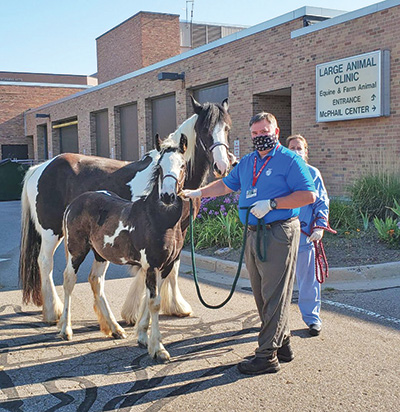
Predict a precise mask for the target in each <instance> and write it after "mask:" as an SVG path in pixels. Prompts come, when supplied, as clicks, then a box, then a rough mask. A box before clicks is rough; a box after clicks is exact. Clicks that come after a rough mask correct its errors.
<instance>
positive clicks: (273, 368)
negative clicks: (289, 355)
mask: <svg viewBox="0 0 400 412" xmlns="http://www.w3.org/2000/svg"><path fill="white" fill-rule="evenodd" d="M280 368H281V366H280V365H279V361H278V358H277V357H276V353H274V354H273V355H271V356H270V357H260V356H254V357H252V358H251V359H250V360H248V361H243V362H240V363H239V364H238V369H239V372H241V373H244V374H246V375H261V374H263V373H275V372H278V371H279V370H280Z"/></svg>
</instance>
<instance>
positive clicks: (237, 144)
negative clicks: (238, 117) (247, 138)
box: [233, 140, 240, 160]
mask: <svg viewBox="0 0 400 412" xmlns="http://www.w3.org/2000/svg"><path fill="white" fill-rule="evenodd" d="M233 154H234V155H235V156H236V158H237V159H238V160H239V158H240V141H239V140H234V141H233Z"/></svg>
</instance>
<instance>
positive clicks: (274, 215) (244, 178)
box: [223, 145, 315, 225]
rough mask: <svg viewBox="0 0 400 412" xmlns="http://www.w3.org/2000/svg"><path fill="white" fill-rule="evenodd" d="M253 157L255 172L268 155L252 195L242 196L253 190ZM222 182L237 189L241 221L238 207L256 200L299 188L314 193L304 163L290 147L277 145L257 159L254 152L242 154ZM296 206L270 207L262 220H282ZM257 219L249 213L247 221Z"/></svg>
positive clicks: (294, 213) (243, 213) (243, 212)
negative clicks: (287, 207) (255, 192)
mask: <svg viewBox="0 0 400 412" xmlns="http://www.w3.org/2000/svg"><path fill="white" fill-rule="evenodd" d="M254 158H256V159H257V163H256V174H257V173H258V171H259V170H260V169H261V167H262V165H263V164H264V163H265V162H266V161H267V159H269V158H270V160H269V161H268V163H267V165H266V166H265V167H264V169H263V171H262V172H261V174H260V176H259V177H258V179H257V182H256V185H255V188H256V189H257V195H256V196H255V197H246V193H248V191H250V190H252V189H253V186H252V183H253V168H254ZM223 182H224V183H225V185H226V186H228V187H229V188H230V189H231V190H233V191H235V192H236V191H238V190H241V193H240V197H239V217H240V220H241V222H242V223H243V224H244V223H245V219H246V212H247V211H246V210H244V209H240V208H241V207H248V206H250V205H252V204H253V203H255V202H257V201H258V200H266V199H273V198H276V197H277V198H279V197H283V196H287V195H290V194H291V193H293V192H297V191H299V190H308V191H310V192H315V186H314V182H313V179H312V177H311V174H310V172H309V170H308V167H307V164H306V163H305V162H304V160H303V159H302V158H301V157H300V156H298V155H297V154H296V153H294V152H292V151H291V150H289V149H287V148H286V147H283V146H282V145H279V146H277V147H275V148H274V149H273V150H271V152H269V153H268V154H267V155H266V156H265V157H264V158H261V156H260V154H259V153H258V152H257V151H254V152H253V153H250V154H248V155H246V156H244V157H243V158H242V159H241V160H240V162H239V163H238V164H237V165H236V167H234V168H233V169H232V171H231V172H230V173H229V175H228V176H226V177H224V178H223ZM299 213H300V209H299V208H297V209H278V210H271V211H270V212H269V213H267V214H266V215H265V217H264V218H263V220H264V222H265V223H271V222H275V221H276V220H286V219H289V218H291V217H294V216H298V215H299ZM257 222H258V219H257V218H256V217H255V216H254V215H253V214H252V213H250V215H249V224H250V225H256V224H257Z"/></svg>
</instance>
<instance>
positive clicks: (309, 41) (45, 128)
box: [24, 0, 400, 195]
mask: <svg viewBox="0 0 400 412" xmlns="http://www.w3.org/2000/svg"><path fill="white" fill-rule="evenodd" d="M148 19H152V21H153V22H154V19H156V20H157V21H158V23H160V24H152V27H153V30H151V33H150V32H149V31H148V30H147V29H146V28H144V27H141V26H140V24H141V22H143V21H149V20H148ZM161 22H162V24H161ZM311 23H312V24H311ZM399 23H400V1H395V0H388V1H384V2H382V3H378V4H375V5H373V6H369V7H366V8H363V9H360V10H356V11H354V12H350V13H344V12H339V11H335V10H326V9H320V8H313V7H303V8H301V9H298V10H295V11H293V12H291V13H287V14H285V15H283V16H280V17H277V18H275V19H272V20H269V21H266V22H265V23H262V24H259V25H256V26H253V27H250V28H247V29H244V30H241V31H238V32H236V33H234V34H231V35H229V36H227V37H222V38H220V39H218V40H216V41H213V42H211V43H208V44H205V45H203V46H200V47H197V48H194V49H192V50H190V51H187V52H185V53H182V54H174V53H177V50H178V47H177V45H176V44H177V43H176V42H175V43H176V44H175V45H174V44H171V43H173V42H174V38H175V37H174V36H175V35H176V33H177V27H178V24H179V22H178V20H177V16H174V15H161V14H160V15H159V14H152V15H150V14H149V13H142V12H141V13H138V15H136V16H133V17H132V18H131V19H128V20H127V21H126V22H124V23H122V24H121V25H119V26H118V27H117V28H114V29H112V30H111V31H110V32H107V33H105V35H103V36H100V38H98V53H99V61H98V63H99V67H98V71H99V76H100V77H101V78H100V84H99V85H98V86H95V87H92V88H90V89H88V90H84V91H80V92H78V93H76V94H74V95H70V96H67V97H64V98H62V99H61V100H58V101H55V102H51V103H47V104H45V105H43V106H41V107H37V108H34V109H30V110H28V111H27V112H25V115H24V116H25V128H26V131H25V135H26V136H33V142H34V155H35V158H39V159H43V158H44V157H46V153H45V151H47V154H48V155H49V156H54V155H56V154H58V153H60V152H63V151H68V150H66V149H69V148H72V149H74V150H76V151H79V152H81V153H86V154H94V155H101V156H110V157H114V158H122V159H137V158H139V157H140V156H141V155H142V154H143V153H144V151H146V150H148V149H150V148H152V141H153V136H154V133H155V132H160V133H161V134H162V135H165V134H167V133H169V132H171V131H172V130H174V129H175V127H176V126H177V125H178V124H180V123H181V122H182V121H184V120H185V119H186V118H187V117H189V116H190V115H191V114H192V112H191V107H190V104H189V103H190V99H189V95H190V94H194V95H195V97H196V98H197V99H198V100H200V101H204V100H210V101H211V100H212V101H222V99H223V98H224V97H227V96H228V97H229V102H230V113H231V116H232V120H233V130H232V133H231V140H232V141H233V140H236V141H239V143H240V148H239V154H240V155H243V154H245V153H247V152H248V151H249V150H250V149H251V148H250V140H249V131H248V121H249V119H250V117H251V116H252V115H253V114H254V113H256V112H258V111H260V110H266V111H270V112H272V113H274V114H275V115H276V116H277V118H278V122H279V125H280V127H281V137H282V138H286V137H287V136H288V135H289V134H292V133H301V134H303V135H304V136H306V137H307V139H308V141H309V145H310V163H311V164H313V165H315V166H316V167H318V168H319V169H320V170H321V172H322V174H323V176H324V178H325V181H326V184H327V187H328V190H329V191H330V193H331V194H332V195H341V194H343V193H344V191H345V189H346V186H347V185H348V184H349V183H350V182H351V180H352V179H353V178H354V177H355V176H358V175H359V174H360V173H363V172H364V171H366V170H368V169H369V168H371V166H372V165H373V166H374V167H378V168H379V167H383V166H385V165H387V164H388V162H390V157H391V156H393V155H394V156H397V158H398V156H399V150H400V145H399V132H398V129H399V127H400V118H399V114H400V113H398V110H397V108H398V106H399V104H400V84H399V64H398V62H399V59H400V42H399V39H400V24H399ZM169 25H171V27H170V30H169V29H168V30H167V29H166V27H169ZM125 26H126V27H125ZM159 26H160V27H161V26H162V30H163V31H162V32H157V27H159ZM127 33H128V34H129V33H130V34H129V35H128V34H127ZM132 33H133V34H135V36H136V37H135V42H136V43H135V47H136V49H135V56H136V57H135V59H133V58H130V57H129V53H126V56H127V61H126V64H125V63H124V64H122V63H121V59H123V57H124V56H125V53H124V50H125V51H126V50H127V49H128V48H129V47H130V46H129V40H126V39H127V38H129V36H132V35H133V34H132ZM138 33H139V34H140V35H139V34H138ZM119 36H122V37H123V39H121V42H122V43H121V45H123V47H121V48H120V49H121V50H119V51H118V53H119V55H118V56H116V55H114V54H111V56H110V53H111V51H110V50H113V49H115V47H113V46H112V44H114V45H115V44H118V41H119ZM126 36H127V37H126ZM147 36H149V37H147ZM150 36H152V37H151V38H150ZM130 38H132V37H130ZM154 39H157V41H155V40H154ZM150 40H151V41H150ZM107 42H109V44H107ZM100 43H101V44H100ZM167 46H168V47H167ZM132 47H133V46H132ZM160 49H162V51H163V52H165V54H162V53H160ZM107 50H108V51H107ZM386 51H387V52H386ZM144 52H145V54H146V56H147V58H148V60H146V62H144V60H142V61H140V59H138V56H139V55H140V54H141V53H144ZM381 52H382V54H381ZM383 52H384V53H383ZM367 53H378V54H373V57H372V58H371V59H370V58H367V57H365V56H366V54H367ZM147 54H149V55H147ZM168 54H171V55H170V56H168ZM100 55H101V56H100ZM107 56H110V57H111V58H110V59H109V58H107ZM368 56H369V55H368ZM159 58H163V59H165V60H162V61H157V60H158V59H159ZM351 58H353V60H352V61H350V60H349V62H350V63H349V62H348V61H347V60H343V61H342V59H351ZM381 58H382V60H380V59H381ZM375 59H378V60H379V62H378V63H377V62H376V60H375ZM115 62H120V63H121V64H120V66H121V67H122V69H121V70H122V71H118V70H117V69H116V66H115V65H114V64H115ZM329 62H331V64H330V66H329V65H328V66H327V67H329V68H328V69H326V70H325V71H324V70H323V69H322V68H320V67H322V66H320V65H324V64H327V63H329ZM366 62H367V63H366ZM368 62H369V63H371V64H369V63H368ZM144 64H149V65H148V66H146V67H144V66H143V65H144ZM346 64H350V65H351V64H352V65H353V68H354V70H353V72H351V73H350V74H347V73H342V72H341V70H345V69H343V67H346V66H345V65H346ZM368 65H370V66H375V67H369V68H368V67H367V66H368ZM140 66H143V67H140ZM319 68H320V69H319ZM367 68H368V70H369V69H371V70H372V69H374V70H376V72H373V74H374V73H377V74H376V75H377V76H379V79H378V80H379V82H382V84H383V83H385V84H386V89H385V88H382V90H383V91H382V93H381V88H379V90H378V87H377V86H376V82H375V83H374V82H373V80H374V79H373V80H372V81H371V82H370V83H365V84H364V83H363V85H361V86H362V87H363V88H364V89H367V88H369V87H376V89H375V91H376V92H377V93H376V94H375V93H374V94H371V96H372V97H371V99H374V98H376V96H377V95H378V97H377V98H378V99H381V100H382V101H384V102H386V103H385V105H382V107H383V106H385V107H384V109H380V107H381V106H379V107H378V110H377V112H376V113H379V114H378V115H375V112H372V110H375V109H376V108H377V106H375V105H374V104H373V102H372V101H371V102H370V103H368V104H367V105H366V104H363V106H360V107H356V105H355V104H354V105H353V106H348V105H347V103H346V104H345V103H344V102H347V101H350V100H351V99H353V100H352V101H354V102H356V101H357V99H358V101H360V99H361V98H362V93H361V92H359V93H358V95H356V96H353V95H352V96H353V97H351V99H350V97H349V98H347V97H346V96H350V94H348V95H344V94H341V96H344V97H340V98H339V96H338V94H339V93H341V91H343V92H344V91H345V90H347V89H349V87H348V86H349V85H351V84H353V83H354V82H353V83H351V82H352V81H353V80H354V79H356V78H358V76H359V75H360V73H362V70H361V69H363V70H364V69H367ZM356 69H357V70H356ZM381 69H382V70H381ZM318 70H319V71H318ZM355 70H356V71H355ZM163 72H169V73H176V74H182V73H184V79H183V80H180V79H179V80H177V81H160V80H158V76H159V75H160V73H163ZM318 73H321V74H320V77H321V78H320V79H319V80H318ZM382 73H384V75H382ZM324 74H326V76H325V77H326V78H325V79H324V78H322V76H323V75H324ZM328 75H329V76H331V77H332V79H334V81H335V82H337V83H336V84H337V89H336V90H333V89H329V90H328V89H319V87H322V86H321V85H322V84H323V81H325V80H326V79H327V78H328ZM350 75H351V76H353V77H351V76H350ZM374 75H375V74H374ZM114 76H120V77H116V78H113V77H114ZM381 76H383V77H381ZM346 82H347V83H346ZM374 84H375V86H373V85H374ZM379 84H380V83H379ZM346 85H347V86H346ZM361 86H360V87H361ZM344 87H347V89H344ZM379 87H380V86H379ZM335 93H336V95H335V96H328V97H329V98H328V100H327V99H325V95H329V94H333V95H334V94H335ZM324 99H325V100H324ZM346 99H347V100H346ZM325 101H328V103H329V104H330V105H333V106H332V109H327V110H325V109H323V110H322V109H321V110H319V105H322V103H324V102H325ZM335 105H336V106H335ZM356 109H357V110H356ZM367 109H368V110H367ZM347 112H348V113H361V114H357V115H352V116H348V117H347V118H343V117H340V116H339V114H343V116H344V114H345V113H347ZM38 115H39V117H38ZM42 116H46V117H42ZM321 116H322V117H324V116H325V118H323V119H321ZM335 116H339V117H338V118H337V119H335ZM232 141H231V145H232ZM232 147H233V145H232ZM236 147H237V146H236Z"/></svg>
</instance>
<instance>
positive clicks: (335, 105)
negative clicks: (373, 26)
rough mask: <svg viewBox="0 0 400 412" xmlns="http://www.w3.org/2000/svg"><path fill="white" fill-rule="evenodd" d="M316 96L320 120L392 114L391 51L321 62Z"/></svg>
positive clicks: (317, 74) (317, 67) (318, 120)
mask: <svg viewBox="0 0 400 412" xmlns="http://www.w3.org/2000/svg"><path fill="white" fill-rule="evenodd" d="M316 100H317V101H316V103H317V104H316V110H317V112H316V118H317V122H332V121H339V120H353V119H362V118H369V117H380V116H389V114H390V54H389V51H387V50H383V51H382V50H378V51H374V52H370V53H365V54H360V55H358V56H352V57H348V58H345V59H341V60H335V61H331V62H328V63H323V64H318V65H317V66H316Z"/></svg>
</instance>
